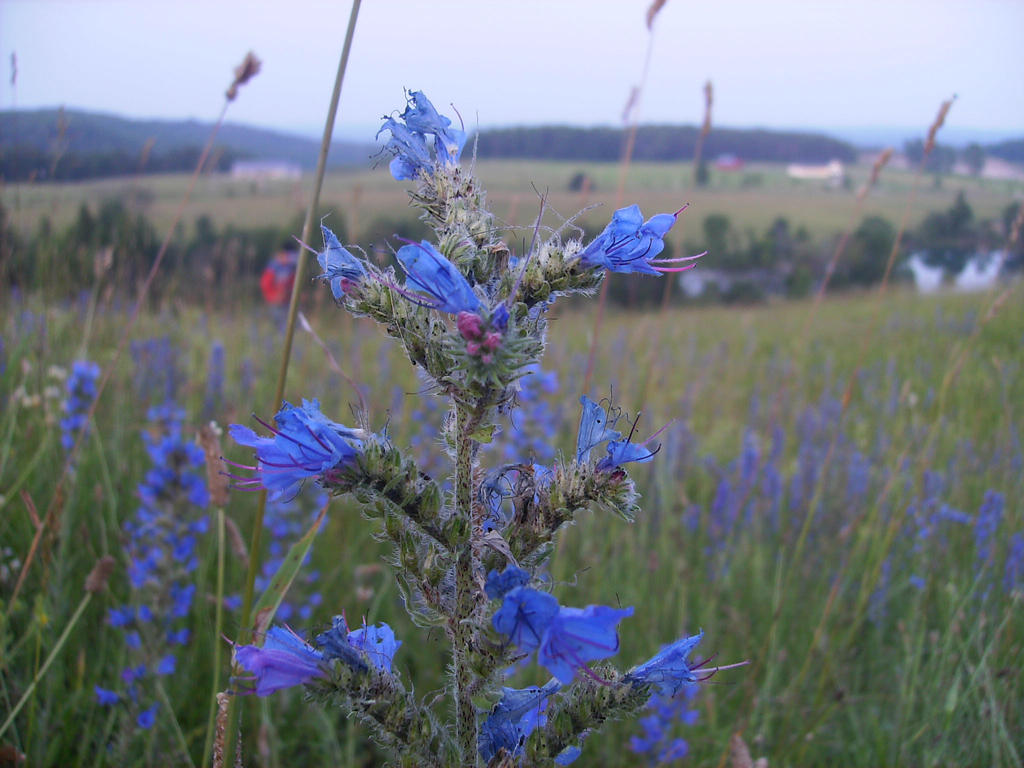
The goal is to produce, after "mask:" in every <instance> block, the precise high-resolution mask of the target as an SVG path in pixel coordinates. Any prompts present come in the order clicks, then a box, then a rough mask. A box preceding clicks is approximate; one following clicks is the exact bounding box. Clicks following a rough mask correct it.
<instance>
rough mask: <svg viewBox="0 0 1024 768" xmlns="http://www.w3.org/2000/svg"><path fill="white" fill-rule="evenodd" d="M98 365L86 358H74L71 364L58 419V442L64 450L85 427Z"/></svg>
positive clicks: (98, 370)
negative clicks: (64, 398)
mask: <svg viewBox="0 0 1024 768" xmlns="http://www.w3.org/2000/svg"><path fill="white" fill-rule="evenodd" d="M99 377H100V367H99V366H98V365H96V363H93V362H90V361H88V360H76V361H75V362H73V363H72V364H71V376H70V377H69V378H68V383H67V399H66V400H65V401H64V414H65V416H64V418H63V419H61V420H60V428H61V436H60V442H61V445H62V446H64V450H66V451H70V450H71V448H72V447H73V446H74V444H75V440H77V439H78V436H79V434H80V433H81V432H82V430H84V429H86V428H87V424H86V419H87V417H88V415H89V408H90V406H91V405H92V401H93V400H95V399H96V380H97V379H98V378H99Z"/></svg>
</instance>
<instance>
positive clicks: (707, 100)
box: [700, 80, 715, 136]
mask: <svg viewBox="0 0 1024 768" xmlns="http://www.w3.org/2000/svg"><path fill="white" fill-rule="evenodd" d="M714 100H715V89H714V86H712V85H711V81H710V80H708V81H707V82H706V83H704V125H703V126H701V129H700V135H701V136H707V135H708V134H709V133H710V132H711V105H712V104H713V103H714Z"/></svg>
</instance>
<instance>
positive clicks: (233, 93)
mask: <svg viewBox="0 0 1024 768" xmlns="http://www.w3.org/2000/svg"><path fill="white" fill-rule="evenodd" d="M261 66H263V62H261V61H260V60H259V59H258V58H256V54H255V53H253V52H252V51H249V52H248V53H247V54H245V58H244V59H242V63H241V64H239V65H238V66H237V67H235V79H234V81H233V82H232V83H231V85H230V86H229V87H228V90H227V93H225V94H224V95H225V96H226V97H227V100H228V101H234V100H235V98H236V97H237V96H238V89H239V87H240V86H243V85H245V84H246V83H248V82H249V81H250V80H252V79H253V78H254V77H256V75H257V74H259V71H260V67H261Z"/></svg>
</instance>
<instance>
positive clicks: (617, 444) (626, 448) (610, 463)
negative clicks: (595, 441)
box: [597, 440, 660, 472]
mask: <svg viewBox="0 0 1024 768" xmlns="http://www.w3.org/2000/svg"><path fill="white" fill-rule="evenodd" d="M659 448H660V446H659V447H658V448H655V449H654V450H653V451H652V450H651V449H650V448H648V447H647V446H646V445H644V444H643V443H631V442H629V440H612V441H611V442H610V443H608V455H607V456H605V457H604V458H603V459H601V460H600V461H599V462H597V470H598V471H602V472H607V471H610V470H613V469H615V468H616V467H619V466H622V465H623V464H625V463H626V462H629V461H635V462H637V463H639V464H644V463H646V462H648V461H650V460H651V459H653V458H654V456H655V454H656V453H657V452H658V450H659Z"/></svg>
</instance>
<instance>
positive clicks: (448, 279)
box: [396, 240, 480, 315]
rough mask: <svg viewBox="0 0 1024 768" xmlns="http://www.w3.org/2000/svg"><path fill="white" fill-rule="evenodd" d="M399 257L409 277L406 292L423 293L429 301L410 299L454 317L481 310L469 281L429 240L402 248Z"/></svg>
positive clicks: (425, 299)
mask: <svg viewBox="0 0 1024 768" xmlns="http://www.w3.org/2000/svg"><path fill="white" fill-rule="evenodd" d="M396 256H397V257H398V261H399V262H400V263H401V265H402V268H403V269H404V270H405V272H406V274H407V275H408V279H407V280H406V283H405V286H406V289H412V290H415V291H422V292H423V293H426V294H427V295H428V297H429V298H423V297H421V296H419V295H414V294H409V293H405V294H404V295H405V296H407V297H408V298H410V299H413V300H417V299H419V300H421V301H420V303H422V304H423V306H427V307H430V308H431V309H438V310H440V311H442V312H447V313H449V314H452V315H456V314H458V313H459V312H476V311H477V310H479V309H480V300H479V299H478V298H477V296H476V294H475V293H473V287H472V286H471V285H470V284H469V282H468V281H467V280H466V278H465V277H464V276H463V275H462V273H461V272H459V270H458V268H457V267H456V266H455V265H454V264H452V263H451V262H450V261H448V259H446V258H445V257H444V256H442V255H441V254H440V253H438V251H437V249H436V248H434V246H432V245H431V244H430V243H429V242H427V241H426V240H424V241H422V242H421V243H419V244H416V243H409V244H408V245H404V246H402V247H401V248H399V249H398V253H397V254H396Z"/></svg>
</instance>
